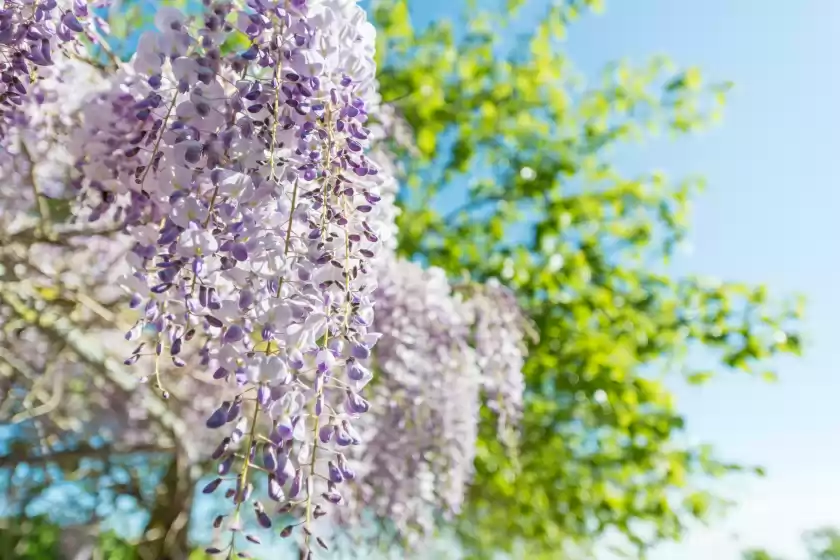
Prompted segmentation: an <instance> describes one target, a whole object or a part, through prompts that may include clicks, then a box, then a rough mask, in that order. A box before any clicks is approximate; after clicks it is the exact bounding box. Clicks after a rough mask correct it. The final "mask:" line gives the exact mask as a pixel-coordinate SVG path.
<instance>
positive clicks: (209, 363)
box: [74, 0, 380, 550]
mask: <svg viewBox="0 0 840 560" xmlns="http://www.w3.org/2000/svg"><path fill="white" fill-rule="evenodd" d="M155 23H156V27H157V29H156V32H150V33H147V34H145V35H143V36H142V37H141V39H140V43H139V46H138V52H137V55H136V56H135V58H134V60H133V64H132V67H131V68H127V69H126V70H125V71H124V72H122V73H121V74H120V75H119V76H117V78H116V80H115V83H114V86H113V87H112V88H111V89H110V90H109V91H107V92H106V93H104V94H103V95H101V96H100V97H98V98H97V99H96V100H95V102H93V103H90V104H89V105H88V107H87V108H86V111H85V115H84V116H85V125H84V126H83V127H81V128H80V129H79V130H78V137H77V138H78V139H77V141H76V142H74V145H76V146H79V148H80V151H79V154H78V156H79V164H78V168H79V170H80V172H81V174H82V176H83V178H84V184H83V186H82V188H83V191H84V194H85V196H87V197H88V199H89V200H90V201H91V203H92V204H93V205H94V206H93V208H94V211H93V216H92V217H94V218H98V217H100V216H106V215H107V216H113V217H114V218H116V219H117V220H121V221H123V222H124V223H125V225H126V227H127V228H128V231H129V232H130V234H131V235H132V237H133V239H134V241H135V245H134V247H133V249H132V252H131V254H130V261H129V262H130V264H131V266H132V268H133V269H134V272H133V273H132V274H129V275H127V276H126V278H125V280H124V285H125V287H126V288H127V289H128V290H130V291H131V293H132V305H133V306H134V307H136V308H138V309H140V310H141V311H142V317H141V319H140V320H139V321H138V322H137V324H136V325H135V326H134V327H133V328H132V329H131V330H130V331H129V332H128V333H127V335H126V336H127V337H128V338H129V339H138V340H139V339H142V338H144V336H146V335H145V333H147V332H150V333H151V340H150V341H149V346H150V349H151V351H150V352H148V353H146V352H144V347H143V345H142V344H141V345H140V347H138V349H137V351H136V352H135V353H133V354H132V355H131V356H130V357H128V358H127V359H126V363H127V364H134V363H136V362H139V361H141V359H144V358H146V356H147V355H148V359H150V360H152V361H153V362H154V366H153V367H154V383H155V386H156V387H157V388H158V389H159V390H160V391H161V392H162V394H164V396H165V395H167V393H168V391H167V389H166V380H165V379H163V377H162V376H161V375H160V368H161V366H160V363H161V361H162V360H167V361H171V362H172V363H173V364H174V365H175V366H182V365H184V361H183V358H182V357H181V353H182V351H183V349H184V347H185V346H186V345H188V344H195V343H198V344H200V345H201V350H200V352H201V355H202V358H203V359H202V366H204V367H207V368H210V370H212V371H214V373H213V376H214V377H215V378H216V379H219V380H225V381H228V382H230V383H233V384H236V385H237V386H239V387H240V389H241V390H240V391H239V392H238V394H237V395H236V396H235V397H234V398H233V399H232V400H226V401H224V402H221V403H220V404H219V406H218V408H217V409H216V410H215V411H214V412H213V413H212V414H211V415H210V416H209V418H207V421H206V424H207V427H208V428H212V429H218V430H220V431H222V432H223V434H224V435H223V437H222V438H221V441H220V443H219V446H218V449H217V450H216V452H215V453H214V458H216V459H218V461H219V467H218V471H219V475H220V477H219V478H217V479H215V480H214V481H213V482H211V484H210V485H209V486H208V488H206V491H207V492H211V491H213V490H215V488H216V487H218V486H220V485H221V484H222V483H223V482H224V481H228V485H229V486H230V490H229V491H228V495H229V497H230V498H231V500H232V502H233V510H232V512H231V514H230V515H228V516H227V518H226V519H225V520H224V521H223V520H222V519H220V520H219V521H218V524H221V523H226V524H227V526H228V528H229V529H230V530H231V531H233V532H234V533H235V532H236V531H238V530H239V529H240V528H241V523H242V521H241V520H240V517H241V510H242V506H243V505H244V504H250V502H251V499H250V498H251V493H252V488H253V485H252V479H253V473H254V471H255V470H257V467H258V468H259V469H260V470H263V471H265V472H266V473H267V474H268V477H267V481H268V494H269V497H270V498H272V499H274V500H276V501H278V502H281V503H283V504H285V506H286V507H287V508H289V509H293V510H294V509H300V510H302V516H303V521H302V524H303V532H304V540H305V543H306V547H307V549H308V550H309V544H310V537H312V538H313V539H315V541H317V542H318V543H319V544H320V545H321V546H324V547H326V546H327V545H326V543H324V542H323V541H322V540H321V539H320V537H317V536H315V535H313V531H314V528H313V521H314V519H315V518H317V517H319V516H321V515H322V514H323V513H324V507H325V506H326V504H340V503H342V502H343V501H344V497H343V493H342V491H341V488H342V483H344V482H345V480H349V479H353V478H355V473H354V472H353V470H352V469H351V468H350V467H349V466H348V465H347V461H346V459H345V455H344V454H343V450H344V448H346V447H348V446H350V445H353V444H358V443H359V442H360V440H359V436H358V434H357V432H356V430H355V428H354V427H353V423H354V420H355V418H357V417H358V416H359V415H361V414H363V413H365V412H367V411H368V409H369V408H370V404H369V402H368V401H367V400H366V399H365V398H364V397H363V396H362V394H361V391H362V389H363V388H364V386H365V385H366V384H367V383H368V381H370V379H371V377H372V375H371V373H370V371H369V370H368V369H367V368H366V367H365V366H364V365H362V363H361V361H362V360H365V359H367V358H368V357H369V355H370V352H371V349H372V347H373V345H374V343H375V342H376V340H377V339H378V337H379V335H378V334H376V333H374V332H372V331H371V330H370V326H371V324H372V321H373V293H374V290H375V288H376V276H375V273H374V270H373V269H372V268H371V267H370V266H369V261H370V259H372V258H373V257H374V256H375V254H376V251H377V246H378V243H379V238H378V235H377V216H378V212H377V203H378V202H379V201H380V196H379V194H378V185H379V182H380V178H379V177H378V169H377V167H376V166H375V165H374V164H373V163H372V162H371V161H370V160H369V159H368V158H367V157H366V156H365V155H364V151H365V149H366V147H367V145H368V144H369V129H368V128H367V126H366V122H367V120H368V114H367V111H366V98H367V97H368V96H369V95H370V92H371V91H372V88H373V78H374V65H373V42H372V39H373V30H372V27H371V26H370V25H369V24H368V23H367V22H366V20H365V14H364V12H363V11H362V10H361V9H360V8H359V7H358V6H356V5H355V3H354V2H347V1H323V2H315V1H310V2H303V1H293V2H286V3H280V4H274V3H272V4H269V3H263V2H260V1H257V0H255V1H251V2H249V3H248V4H247V5H246V6H237V5H235V4H232V3H227V2H217V3H215V4H212V5H210V6H209V7H208V12H207V16H206V17H205V19H204V21H203V25H201V26H200V28H198V29H197V30H195V28H194V26H191V25H189V22H188V21H187V20H186V18H185V16H184V15H183V14H182V13H180V12H179V11H177V10H174V9H169V8H162V9H161V10H159V11H158V13H157V15H156V19H155ZM233 33H244V34H245V35H247V37H248V38H249V40H250V47H249V48H248V49H247V50H245V51H244V52H239V53H233V54H223V53H222V52H221V51H220V46H221V45H222V44H223V43H224V41H225V39H226V37H227V36H229V35H230V34H233ZM193 341H196V342H193ZM252 505H253V508H254V514H255V516H256V519H257V521H258V522H259V523H260V524H261V525H263V526H270V525H271V520H270V518H269V516H268V514H267V513H266V512H265V509H264V507H263V505H262V504H261V503H260V502H259V501H254V502H253V504H252ZM290 530H291V529H290ZM250 538H251V539H252V540H253V539H256V538H257V537H255V536H251V537H250ZM229 546H231V547H232V546H233V539H231V543H230V545H229Z"/></svg>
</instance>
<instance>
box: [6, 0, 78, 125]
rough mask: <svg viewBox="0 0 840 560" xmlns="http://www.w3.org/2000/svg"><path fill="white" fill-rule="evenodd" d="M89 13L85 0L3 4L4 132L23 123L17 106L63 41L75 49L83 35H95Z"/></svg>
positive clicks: (11, 0) (14, 0)
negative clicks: (91, 31)
mask: <svg viewBox="0 0 840 560" xmlns="http://www.w3.org/2000/svg"><path fill="white" fill-rule="evenodd" d="M89 16H90V14H89V9H88V3H87V2H86V1H85V0H73V2H72V5H71V6H66V7H65V6H61V5H59V2H58V1H57V0H44V1H37V0H4V2H3V5H2V7H0V55H2V57H0V58H2V60H0V135H2V134H4V133H5V131H6V129H7V128H8V127H9V125H10V124H12V125H15V124H17V125H20V124H21V122H20V118H21V114H20V112H19V111H16V109H17V108H19V107H20V106H21V105H23V102H24V99H25V98H26V96H27V95H29V94H30V93H31V89H32V87H33V85H34V82H35V81H36V80H37V78H38V71H39V69H43V68H48V67H51V66H53V65H54V64H55V63H54V61H53V58H54V56H53V54H54V52H55V51H56V49H57V48H58V47H59V45H61V44H63V45H66V46H67V47H68V48H70V49H73V48H75V45H74V43H76V39H77V38H78V36H79V35H87V36H88V37H89V38H91V39H92V38H93V36H92V35H90V32H89V31H88V30H86V25H89V22H88V21H87V20H88V19H89ZM36 95H37V94H36Z"/></svg>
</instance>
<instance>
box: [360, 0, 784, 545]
mask: <svg viewBox="0 0 840 560" xmlns="http://www.w3.org/2000/svg"><path fill="white" fill-rule="evenodd" d="M523 3H524V2H511V3H510V4H511V6H510V8H512V9H515V8H517V7H518V5H521V4H523ZM409 6H410V2H407V1H406V0H382V1H379V2H375V3H374V13H375V17H374V19H375V23H376V25H377V28H378V32H379V38H378V45H377V46H378V56H379V63H380V79H381V90H382V95H383V99H384V100H385V101H390V102H392V103H393V105H394V106H395V107H396V109H397V110H398V112H399V114H401V115H402V116H403V117H404V119H405V120H406V121H407V122H408V124H409V125H410V126H411V127H412V129H413V133H414V138H415V139H416V148H417V150H416V151H413V152H412V151H409V150H405V149H400V147H398V146H397V147H395V150H396V151H397V153H398V154H399V156H400V158H399V159H400V160H401V163H402V164H403V165H404V167H405V178H404V179H405V181H404V185H405V186H406V187H407V190H406V192H405V193H403V196H402V197H401V207H402V215H401V218H400V224H399V225H400V239H399V242H400V251H401V252H402V253H403V254H405V255H408V256H421V258H422V259H423V260H424V261H425V262H428V263H429V264H431V265H435V266H439V267H442V268H443V269H445V270H446V271H447V272H448V273H449V274H450V275H452V276H453V277H462V276H464V275H468V276H469V277H471V278H473V279H476V280H484V279H486V278H489V277H494V276H495V277H499V278H501V279H503V281H504V282H506V283H507V284H508V285H510V286H511V287H513V288H514V289H515V290H516V291H517V293H518V296H519V298H520V301H521V303H522V304H523V305H524V306H525V307H526V309H527V310H528V312H529V313H530V315H531V317H532V318H533V320H534V322H535V325H536V327H537V330H538V332H539V340H538V341H534V342H533V343H532V345H531V347H530V352H531V355H530V359H529V360H528V363H527V367H526V373H527V381H528V389H529V395H528V405H527V410H526V414H525V420H524V426H523V434H522V440H521V444H520V447H519V453H518V456H517V457H513V456H512V455H511V454H509V453H508V452H507V450H506V449H505V448H503V447H502V446H501V445H500V444H498V443H497V442H496V441H497V440H496V438H495V437H494V434H493V433H492V431H493V430H494V429H495V425H494V424H493V422H492V421H490V419H489V418H488V421H487V422H486V423H485V426H484V437H482V440H481V444H480V450H479V455H478V461H477V477H476V483H475V485H474V486H473V488H472V493H471V496H470V503H469V508H468V511H467V512H466V515H465V516H464V518H463V522H462V523H461V525H460V527H459V529H460V533H461V536H462V537H463V539H464V542H465V543H466V544H467V545H468V546H469V547H470V548H471V549H472V550H473V551H475V552H476V554H477V555H479V556H482V557H484V556H485V554H484V553H486V551H489V550H512V548H513V547H515V546H521V545H522V544H523V543H524V545H525V546H526V548H527V557H529V558H538V557H545V558H557V551H558V550H560V547H562V546H563V545H564V544H566V543H569V542H573V541H587V540H591V539H595V538H597V537H598V536H599V535H601V534H603V533H604V532H605V531H607V530H610V529H611V530H617V531H619V532H620V533H621V534H623V535H624V536H625V537H626V538H627V539H628V541H629V542H631V543H633V544H634V545H636V547H637V548H638V549H639V550H641V551H643V550H644V549H645V548H647V547H648V546H649V545H651V544H653V543H655V542H657V541H659V540H667V539H676V538H679V537H680V536H681V535H682V534H683V532H684V531H685V527H686V522H687V521H689V520H691V519H701V520H705V519H707V518H708V516H709V515H710V513H711V512H712V511H713V509H714V508H713V505H714V504H715V500H714V499H713V497H712V496H711V495H710V494H709V493H707V492H705V491H703V490H702V489H701V486H700V485H698V484H696V482H697V481H698V479H699V478H702V477H705V476H712V477H718V476H722V475H725V474H727V473H730V472H733V471H740V470H744V467H742V466H739V465H735V464H729V463H726V462H723V461H720V460H718V459H717V458H716V457H715V455H714V454H713V453H712V450H711V449H709V448H708V447H685V446H683V445H681V444H680V443H679V435H680V433H681V431H682V430H683V428H684V418H683V416H681V414H680V412H679V411H678V410H677V409H675V406H674V399H673V395H672V393H671V391H670V390H669V388H668V385H666V383H665V382H664V381H663V379H662V377H663V376H662V375H661V374H664V373H672V372H676V373H678V374H683V375H686V376H687V378H688V379H689V380H690V381H691V382H694V383H702V382H705V381H707V380H708V379H709V378H711V377H712V376H713V373H714V372H707V371H694V370H691V369H689V367H688V365H687V363H686V361H685V358H686V356H687V353H688V352H689V350H694V349H700V350H701V351H703V352H706V353H713V354H714V355H715V356H717V357H718V358H719V361H720V368H718V369H719V370H723V369H733V370H743V371H744V372H747V373H760V374H763V375H770V374H767V373H765V370H764V368H765V367H766V366H767V361H768V360H769V359H770V358H772V357H774V356H776V355H779V354H789V353H790V354H798V353H799V351H800V335H799V334H798V328H799V326H798V319H799V317H800V308H799V306H800V304H799V303H796V304H794V302H791V303H790V304H787V303H786V304H784V305H781V304H779V305H777V304H775V303H774V302H773V301H772V300H771V299H770V298H769V296H768V291H767V289H766V288H765V287H763V286H750V285H744V284H738V283H720V282H710V281H706V280H704V279H702V278H695V277H675V276H673V275H671V274H669V273H668V272H667V264H668V262H669V259H670V258H671V257H672V255H673V253H674V251H675V248H676V247H677V246H678V244H679V242H680V241H682V240H683V239H684V237H685V235H686V233H687V227H688V221H687V218H688V214H689V207H690V202H691V200H692V199H693V197H694V196H695V195H696V194H697V193H698V192H699V190H700V189H701V187H702V181H700V180H696V179H694V180H685V181H678V182H672V181H670V180H669V179H668V178H667V177H666V176H665V175H664V174H663V173H660V172H652V173H649V174H645V175H641V176H628V175H626V174H623V173H622V172H621V170H620V169H618V168H617V166H616V165H614V163H613V160H614V154H615V151H616V147H620V146H621V145H623V144H626V143H628V142H635V141H639V140H644V139H645V138H646V137H648V136H649V135H650V134H652V133H656V132H660V133H667V134H676V135H680V134H685V133H691V132H694V131H696V130H698V129H699V128H701V127H703V126H704V125H706V124H708V123H710V122H712V121H713V120H714V119H715V118H716V117H717V116H718V112H719V110H720V108H721V105H722V103H723V101H724V97H725V94H726V91H727V89H728V84H706V83H705V82H704V81H703V78H702V77H701V75H700V73H699V71H698V70H697V69H695V68H689V69H685V70H677V69H675V68H674V67H673V66H672V65H671V64H670V63H669V62H668V61H665V60H660V59H655V60H652V61H650V62H649V63H647V64H644V65H641V66H632V65H630V64H629V63H626V62H620V63H616V64H613V65H611V66H609V67H608V68H606V70H605V71H604V73H603V76H602V77H601V79H600V80H599V81H596V82H595V83H593V84H590V85H586V84H584V83H583V81H582V80H581V79H580V76H579V75H578V74H577V73H576V72H575V71H574V68H573V65H572V61H571V60H570V58H569V57H568V56H567V54H566V53H565V50H564V45H563V42H562V39H563V37H564V34H565V31H566V26H567V25H568V24H569V23H570V22H572V21H573V20H574V19H575V17H576V16H577V15H578V14H579V13H581V12H583V11H586V10H588V9H589V8H597V7H598V6H597V3H596V2H592V1H588V0H579V1H574V2H566V3H558V2H554V3H553V4H552V7H550V8H547V11H546V13H545V16H544V17H543V18H541V19H540V20H539V22H538V25H537V26H536V27H535V28H532V30H533V31H532V33H531V34H530V35H528V36H525V37H520V38H519V40H518V41H517V43H516V44H515V45H514V46H513V47H509V46H507V45H506V44H505V37H510V33H509V32H508V31H506V29H505V27H506V20H508V19H509V13H504V14H502V13H483V12H480V11H477V10H475V9H471V10H470V11H469V13H468V15H467V16H466V20H465V21H464V22H462V23H463V25H461V24H459V25H457V26H456V25H453V24H450V23H446V22H441V21H438V22H435V24H434V25H432V26H429V27H427V28H425V29H421V30H415V29H414V27H413V26H412V23H411V18H410V14H409ZM473 8H474V6H473ZM464 26H465V28H466V31H464V32H462V30H463V29H464ZM456 30H457V31H456ZM634 554H640V552H639V551H637V552H635V553H634Z"/></svg>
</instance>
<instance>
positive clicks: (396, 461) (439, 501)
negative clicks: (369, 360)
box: [344, 259, 481, 543]
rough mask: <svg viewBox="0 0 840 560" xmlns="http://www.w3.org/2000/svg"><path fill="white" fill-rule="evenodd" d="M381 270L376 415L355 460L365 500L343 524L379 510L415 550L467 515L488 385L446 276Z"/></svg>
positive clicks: (464, 312) (393, 266)
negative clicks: (449, 518) (439, 521)
mask: <svg viewBox="0 0 840 560" xmlns="http://www.w3.org/2000/svg"><path fill="white" fill-rule="evenodd" d="M382 266H383V269H384V270H383V272H382V274H381V277H382V279H381V282H380V287H379V290H378V291H377V295H376V299H377V310H378V311H377V319H376V328H377V330H380V331H381V332H383V333H384V334H383V337H382V340H381V341H380V342H379V344H378V345H377V348H376V356H375V361H374V364H375V368H376V373H377V380H376V383H375V385H374V387H373V388H372V390H371V391H372V396H371V402H372V406H373V407H374V410H375V413H374V414H373V415H371V418H366V419H365V422H364V425H363V427H364V430H363V440H364V444H363V445H362V446H361V447H360V448H359V449H358V450H356V451H355V453H354V455H353V459H354V460H355V461H356V463H355V464H358V468H359V471H360V472H359V479H360V483H359V485H358V486H357V487H356V491H357V493H358V495H359V496H358V499H356V500H354V501H353V502H352V504H353V506H352V509H350V510H348V511H347V512H346V516H345V517H344V521H345V522H346V523H348V524H351V525H353V524H358V523H359V521H360V519H362V517H363V515H365V513H366V512H367V513H373V514H374V515H375V516H377V517H379V518H380V519H383V520H387V521H388V522H389V523H392V524H393V526H394V527H395V528H396V529H397V530H398V531H399V532H400V534H401V535H402V536H403V537H404V538H405V539H406V540H407V541H408V542H409V543H411V542H415V543H416V540H417V539H419V538H420V537H423V536H427V535H429V534H430V533H431V532H432V531H433V530H434V527H435V518H436V516H438V515H441V514H443V515H452V514H454V513H457V512H458V511H459V510H460V507H461V504H462V502H463V499H464V495H465V491H466V486H467V484H468V483H469V480H470V478H471V475H472V469H473V458H474V454H475V442H476V435H477V426H478V420H479V418H478V412H479V387H480V383H481V379H480V372H479V370H478V368H477V363H476V356H475V352H474V351H473V349H472V348H471V347H470V346H469V338H470V311H469V309H468V308H467V306H466V305H465V304H464V302H463V301H461V299H460V298H459V297H456V296H454V295H453V294H452V290H451V288H450V286H449V284H448V282H447V279H446V276H445V275H444V273H443V271H442V270H440V269H434V268H433V269H428V270H424V269H423V268H421V267H420V266H419V265H417V264H414V263H410V262H406V261H397V260H395V259H389V260H388V261H387V262H385V263H383V265H382ZM354 367H356V368H358V369H360V370H362V371H366V370H365V368H364V367H363V366H362V365H361V364H358V363H357V364H355V365H354ZM356 375H359V374H356Z"/></svg>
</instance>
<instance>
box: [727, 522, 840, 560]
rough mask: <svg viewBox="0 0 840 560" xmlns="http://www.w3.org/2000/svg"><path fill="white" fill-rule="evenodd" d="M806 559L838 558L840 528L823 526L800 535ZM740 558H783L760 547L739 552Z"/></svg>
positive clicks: (836, 559) (839, 553)
mask: <svg viewBox="0 0 840 560" xmlns="http://www.w3.org/2000/svg"><path fill="white" fill-rule="evenodd" d="M802 541H803V543H804V545H805V550H806V551H807V552H808V556H807V558H808V560H840V530H837V529H835V528H834V527H823V528H821V529H816V530H814V531H808V532H807V533H805V534H804V535H803V536H802ZM741 559H742V560H784V558H782V557H780V556H774V555H772V554H770V553H769V552H768V551H766V550H764V549H761V548H754V549H750V550H745V551H744V552H742V553H741Z"/></svg>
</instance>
